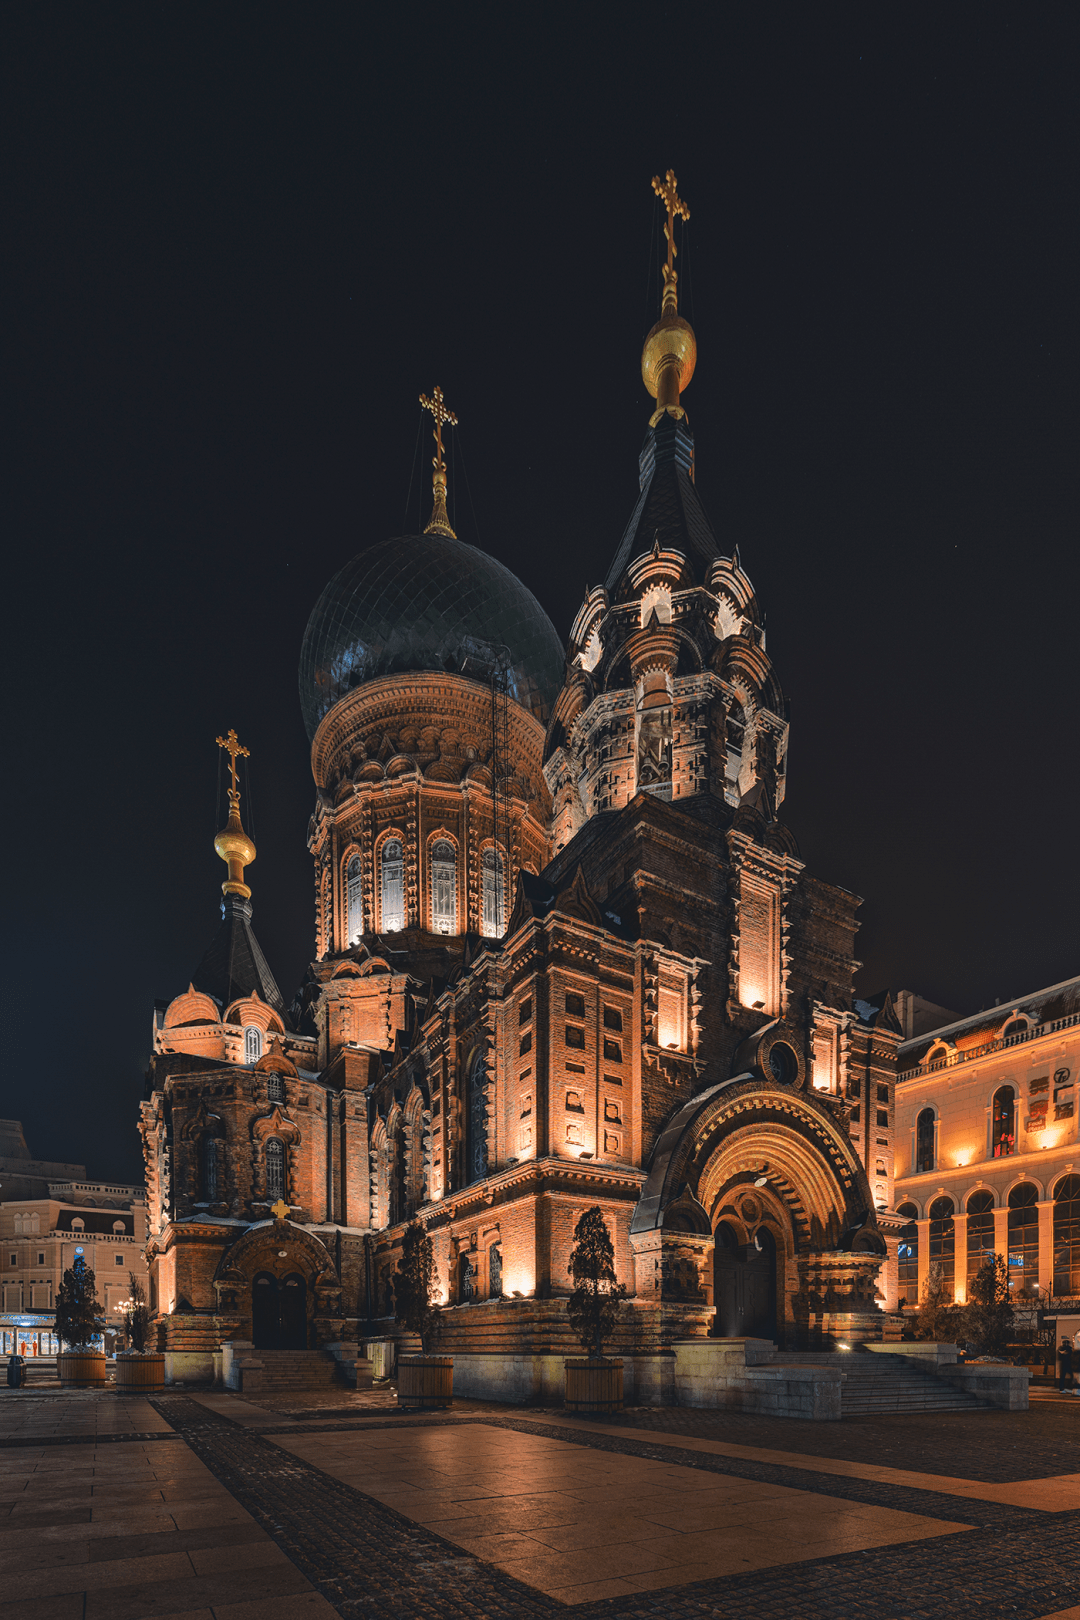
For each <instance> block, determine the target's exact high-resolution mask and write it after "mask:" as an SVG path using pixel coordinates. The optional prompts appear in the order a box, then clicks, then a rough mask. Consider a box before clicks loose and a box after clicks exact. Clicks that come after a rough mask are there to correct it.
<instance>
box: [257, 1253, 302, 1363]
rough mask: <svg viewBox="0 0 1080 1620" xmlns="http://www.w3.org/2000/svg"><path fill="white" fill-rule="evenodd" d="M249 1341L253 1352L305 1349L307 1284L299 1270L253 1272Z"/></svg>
mask: <svg viewBox="0 0 1080 1620" xmlns="http://www.w3.org/2000/svg"><path fill="white" fill-rule="evenodd" d="M251 1338H252V1342H253V1344H254V1346H255V1348H256V1350H306V1349H307V1348H308V1325H307V1283H306V1281H305V1280H304V1278H303V1277H302V1276H301V1275H300V1273H299V1272H298V1271H291V1272H290V1273H289V1275H288V1276H287V1277H276V1276H275V1275H274V1273H273V1272H272V1271H259V1272H256V1274H255V1276H254V1278H253V1279H252V1283H251Z"/></svg>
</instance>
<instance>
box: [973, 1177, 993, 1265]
mask: <svg viewBox="0 0 1080 1620" xmlns="http://www.w3.org/2000/svg"><path fill="white" fill-rule="evenodd" d="M967 1218H968V1223H967V1251H968V1276H969V1277H973V1276H974V1275H975V1273H976V1272H977V1271H978V1269H979V1267H980V1266H981V1265H982V1264H983V1263H984V1262H985V1260H986V1259H987V1256H988V1255H991V1254H993V1252H994V1195H993V1193H992V1192H989V1191H988V1190H987V1189H986V1188H985V1187H984V1188H982V1190H981V1191H979V1192H973V1193H972V1195H971V1197H970V1198H969V1199H968V1201H967Z"/></svg>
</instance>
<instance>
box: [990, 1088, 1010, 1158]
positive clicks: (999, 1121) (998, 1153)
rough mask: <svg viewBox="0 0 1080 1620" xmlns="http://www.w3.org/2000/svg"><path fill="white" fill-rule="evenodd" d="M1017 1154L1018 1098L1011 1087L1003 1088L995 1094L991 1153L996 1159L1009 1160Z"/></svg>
mask: <svg viewBox="0 0 1080 1620" xmlns="http://www.w3.org/2000/svg"><path fill="white" fill-rule="evenodd" d="M1015 1152H1016V1098H1015V1096H1014V1095H1013V1090H1012V1087H1011V1086H1002V1087H1001V1089H1000V1091H995V1093H994V1110H993V1115H992V1118H991V1123H990V1153H991V1156H992V1157H993V1158H995V1159H1007V1158H1008V1156H1009V1154H1010V1153H1015Z"/></svg>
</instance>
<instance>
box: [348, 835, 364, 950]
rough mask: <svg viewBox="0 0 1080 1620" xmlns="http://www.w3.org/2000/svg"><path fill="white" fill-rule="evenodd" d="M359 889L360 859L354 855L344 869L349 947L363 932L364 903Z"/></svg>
mask: <svg viewBox="0 0 1080 1620" xmlns="http://www.w3.org/2000/svg"><path fill="white" fill-rule="evenodd" d="M360 888H361V885H360V857H359V855H354V856H353V858H352V860H351V861H350V862H349V864H348V866H347V867H346V869H345V915H346V917H347V918H348V929H349V944H350V945H356V944H358V943H359V941H360V938H361V936H362V934H363V932H364V901H363V897H362V895H361V892H360Z"/></svg>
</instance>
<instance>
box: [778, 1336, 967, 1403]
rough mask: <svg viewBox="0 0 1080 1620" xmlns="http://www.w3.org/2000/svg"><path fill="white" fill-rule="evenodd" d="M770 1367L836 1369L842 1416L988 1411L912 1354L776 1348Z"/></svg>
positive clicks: (964, 1391) (965, 1391)
mask: <svg viewBox="0 0 1080 1620" xmlns="http://www.w3.org/2000/svg"><path fill="white" fill-rule="evenodd" d="M771 1364H772V1365H780V1366H783V1365H788V1366H792V1367H796V1366H807V1365H810V1366H823V1367H837V1368H839V1370H840V1372H841V1373H842V1374H843V1382H842V1383H841V1385H840V1415H841V1417H877V1416H881V1415H882V1414H885V1413H888V1412H960V1411H967V1412H970V1411H984V1412H985V1411H989V1410H990V1407H989V1403H987V1402H986V1401H980V1400H978V1399H977V1398H976V1396H974V1395H972V1394H970V1393H969V1392H968V1391H967V1390H963V1389H958V1388H956V1387H955V1386H954V1385H952V1384H951V1383H949V1381H948V1378H947V1376H946V1377H942V1376H940V1375H935V1374H934V1373H932V1372H928V1371H926V1369H925V1367H922V1366H919V1365H918V1364H917V1363H916V1361H915V1359H914V1358H913V1357H908V1356H904V1355H888V1354H877V1353H875V1352H863V1353H860V1352H859V1351H857V1350H820V1351H797V1350H778V1351H777V1352H776V1354H775V1355H774V1356H773V1357H772V1360H771Z"/></svg>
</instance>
